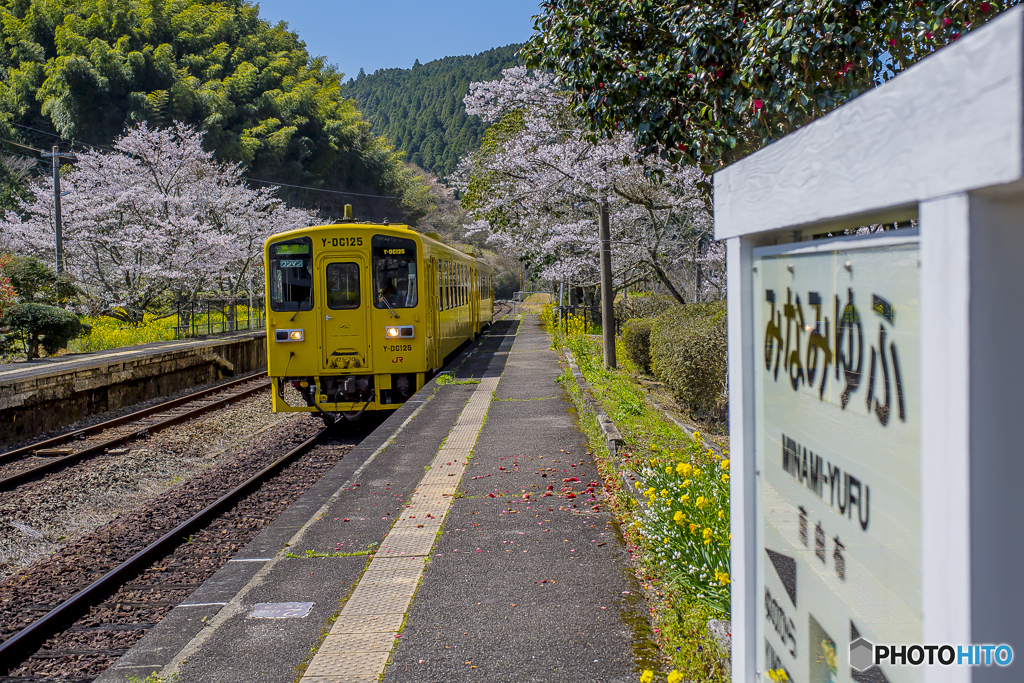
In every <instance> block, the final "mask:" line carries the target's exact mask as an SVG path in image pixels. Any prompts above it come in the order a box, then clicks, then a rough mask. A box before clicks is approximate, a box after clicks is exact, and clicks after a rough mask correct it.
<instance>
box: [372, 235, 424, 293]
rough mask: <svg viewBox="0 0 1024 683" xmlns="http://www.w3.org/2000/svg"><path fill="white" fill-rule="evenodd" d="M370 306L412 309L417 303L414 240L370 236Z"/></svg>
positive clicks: (417, 291) (389, 236)
mask: <svg viewBox="0 0 1024 683" xmlns="http://www.w3.org/2000/svg"><path fill="white" fill-rule="evenodd" d="M370 249H371V254H372V257H373V305H374V306H376V307H377V308H388V307H389V306H390V308H414V307H415V306H416V304H418V303H419V284H418V278H417V273H416V242H414V241H413V240H410V239H405V238H404V237H392V236H391V235H374V236H373V237H372V238H371V239H370Z"/></svg>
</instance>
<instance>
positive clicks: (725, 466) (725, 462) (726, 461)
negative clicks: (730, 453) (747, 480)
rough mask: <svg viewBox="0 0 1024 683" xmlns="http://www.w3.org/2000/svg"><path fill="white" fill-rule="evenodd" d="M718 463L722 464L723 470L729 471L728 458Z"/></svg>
mask: <svg viewBox="0 0 1024 683" xmlns="http://www.w3.org/2000/svg"><path fill="white" fill-rule="evenodd" d="M719 464H720V465H721V466H722V469H723V470H725V471H726V472H728V471H729V461H728V460H723V461H722V462H721V463H719Z"/></svg>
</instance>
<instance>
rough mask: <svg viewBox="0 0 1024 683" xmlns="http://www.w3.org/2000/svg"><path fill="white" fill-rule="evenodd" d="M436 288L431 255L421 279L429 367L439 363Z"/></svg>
mask: <svg viewBox="0 0 1024 683" xmlns="http://www.w3.org/2000/svg"><path fill="white" fill-rule="evenodd" d="M437 288H438V284H437V258H435V257H433V256H432V257H430V262H429V263H428V264H427V272H426V277H425V278H424V280H423V301H424V303H425V304H426V307H425V308H426V316H427V344H428V346H427V367H428V368H431V369H433V368H436V367H438V366H439V365H440V364H439V363H438V358H439V355H438V354H439V352H440V346H441V335H440V334H439V332H438V329H439V327H438V323H439V319H438V313H437V309H438V307H439V306H440V304H441V302H440V301H439V299H438V296H437V291H438V289H437Z"/></svg>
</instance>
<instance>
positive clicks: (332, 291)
mask: <svg viewBox="0 0 1024 683" xmlns="http://www.w3.org/2000/svg"><path fill="white" fill-rule="evenodd" d="M317 274H318V275H317V276H318V277H319V278H321V281H322V282H323V283H324V286H322V287H318V288H317V289H318V290H319V291H320V292H321V293H322V294H321V297H322V299H321V301H320V302H319V303H320V312H321V314H322V315H323V319H322V321H321V322H322V327H321V328H320V329H321V330H323V346H322V347H321V349H322V353H321V356H320V360H321V369H322V370H325V371H333V372H337V371H345V370H349V371H352V373H353V374H363V373H366V372H367V371H368V370H369V369H370V368H371V367H372V366H371V358H370V343H369V335H368V334H367V329H368V326H369V321H368V320H367V317H368V315H369V301H370V291H369V283H370V274H369V265H368V264H367V261H366V258H365V256H364V255H362V254H358V253H353V254H327V255H325V256H322V257H321V258H320V261H319V263H318V267H317Z"/></svg>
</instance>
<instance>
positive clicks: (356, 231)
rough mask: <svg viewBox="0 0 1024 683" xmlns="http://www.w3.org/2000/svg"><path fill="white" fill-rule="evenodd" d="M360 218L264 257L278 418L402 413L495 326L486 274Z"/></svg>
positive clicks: (400, 228)
mask: <svg viewBox="0 0 1024 683" xmlns="http://www.w3.org/2000/svg"><path fill="white" fill-rule="evenodd" d="M350 216H351V210H350V208H349V207H346V220H344V221H343V222H342V223H340V224H337V225H322V226H318V227H311V228H305V229H302V230H292V231H289V232H284V233H280V234H276V235H274V236H272V237H271V238H270V239H268V240H267V242H266V244H265V246H264V250H265V251H264V258H265V263H266V264H267V268H266V274H267V275H266V277H267V280H266V293H267V297H266V298H267V372H268V374H269V375H270V377H271V379H272V380H273V381H274V389H275V390H274V412H313V411H318V412H320V413H321V414H322V415H323V416H324V418H325V420H327V421H333V418H334V417H335V416H336V415H338V414H345V415H347V416H349V417H354V416H355V415H356V414H361V413H362V412H363V411H367V410H394V409H396V408H398V407H399V406H401V405H402V404H403V403H405V402H406V401H407V400H408V399H409V398H410V397H411V396H412V395H413V394H415V393H416V391H417V390H419V389H420V388H421V387H422V386H423V384H424V382H426V381H429V378H430V376H431V375H433V374H434V373H435V372H437V370H438V369H440V368H441V367H442V366H443V365H444V363H445V361H446V359H447V358H448V357H449V356H450V355H451V354H452V353H453V352H455V351H456V350H457V349H458V348H459V347H460V346H462V345H463V344H464V343H465V342H468V341H471V340H473V339H475V338H476V336H477V335H478V334H479V333H480V331H481V330H483V329H484V328H485V327H487V326H488V325H490V324H491V322H492V321H493V319H494V293H493V287H492V277H493V272H492V269H491V268H490V267H489V266H488V265H487V264H486V263H484V262H482V261H480V260H478V259H475V258H473V257H471V256H468V255H466V254H464V253H462V252H460V251H458V250H457V249H453V248H452V247H449V246H448V245H446V244H444V243H442V242H441V241H440V239H439V238H437V235H432V234H428V235H424V234H421V233H418V232H414V231H413V230H410V229H409V228H408V227H407V226H404V225H387V224H384V225H377V224H367V223H357V222H355V221H353V220H352V219H351V218H350Z"/></svg>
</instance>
